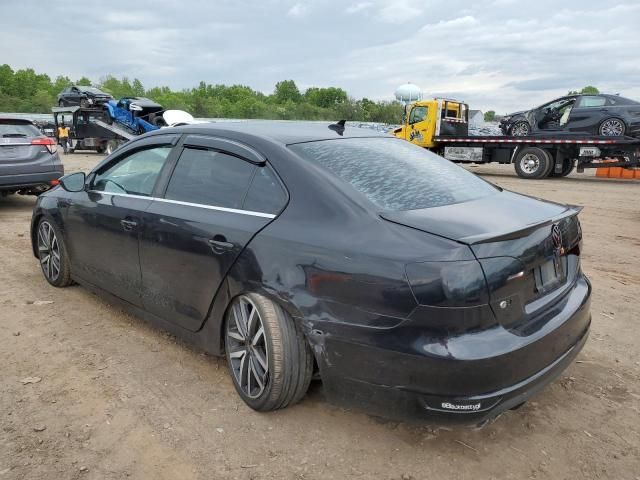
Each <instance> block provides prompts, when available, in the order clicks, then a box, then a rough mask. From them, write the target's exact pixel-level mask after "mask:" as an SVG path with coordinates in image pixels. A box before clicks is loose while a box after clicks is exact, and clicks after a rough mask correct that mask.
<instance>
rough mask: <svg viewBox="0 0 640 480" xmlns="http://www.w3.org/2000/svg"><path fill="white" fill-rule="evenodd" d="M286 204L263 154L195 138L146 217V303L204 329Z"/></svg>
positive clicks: (188, 326)
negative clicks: (236, 271) (228, 282)
mask: <svg viewBox="0 0 640 480" xmlns="http://www.w3.org/2000/svg"><path fill="white" fill-rule="evenodd" d="M286 202H287V194H286V191H285V190H284V188H283V186H282V184H281V183H280V182H279V180H278V178H277V176H276V174H275V172H274V171H273V170H272V169H271V167H269V166H268V165H266V163H265V159H264V158H263V157H262V156H261V155H260V154H259V153H257V152H255V151H253V150H252V149H250V148H248V147H245V146H242V145H239V144H238V143H236V142H231V141H228V140H224V139H213V138H209V137H205V136H199V135H190V136H188V137H187V138H186V139H185V142H184V146H183V150H182V152H181V153H180V156H179V158H178V159H177V162H176V165H175V167H174V169H173V173H172V175H171V177H170V179H169V180H168V182H167V186H166V191H165V192H164V195H163V196H162V198H156V199H154V200H153V202H152V203H151V204H150V205H149V207H148V209H147V210H146V212H145V214H144V219H143V221H144V225H145V228H144V232H143V235H142V238H141V244H140V264H141V270H142V282H143V288H144V308H145V309H146V310H148V311H150V312H151V313H154V314H156V315H158V316H160V317H162V318H164V319H166V320H168V321H170V322H173V323H176V324H178V325H180V326H181V327H184V328H186V329H189V330H192V331H195V330H198V329H199V328H200V327H201V325H202V323H203V322H204V320H205V319H206V317H207V314H208V312H209V308H210V306H211V304H212V301H213V298H214V296H215V294H216V292H217V291H218V288H219V287H220V285H221V283H222V281H223V280H224V277H225V275H226V273H227V272H228V270H229V268H230V267H231V266H232V265H233V263H234V261H235V260H236V258H237V257H238V256H239V255H240V253H241V252H242V250H243V249H244V248H245V246H246V245H247V244H248V243H249V241H250V240H251V238H252V237H253V236H254V235H255V234H256V233H257V232H258V231H260V230H261V229H262V228H264V227H265V226H266V225H267V224H269V223H270V222H271V221H272V220H273V219H274V218H275V216H276V215H277V214H278V213H279V212H280V211H281V210H282V209H283V208H284V206H285V204H286Z"/></svg>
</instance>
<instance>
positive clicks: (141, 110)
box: [104, 97, 166, 135]
mask: <svg viewBox="0 0 640 480" xmlns="http://www.w3.org/2000/svg"><path fill="white" fill-rule="evenodd" d="M104 108H105V117H106V120H107V123H109V124H111V123H114V122H115V123H117V124H119V125H123V126H124V127H126V128H127V129H129V130H131V131H132V132H133V133H135V134H136V135H140V134H143V133H146V132H150V131H152V130H157V129H159V128H160V127H163V126H165V125H166V121H165V120H164V118H163V116H162V114H163V113H164V108H163V107H162V105H160V104H159V103H156V102H154V101H153V100H149V99H148V98H144V97H124V98H121V99H120V100H109V101H108V102H107V103H105V104H104Z"/></svg>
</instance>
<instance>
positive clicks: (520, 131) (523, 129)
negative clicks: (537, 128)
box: [509, 122, 531, 137]
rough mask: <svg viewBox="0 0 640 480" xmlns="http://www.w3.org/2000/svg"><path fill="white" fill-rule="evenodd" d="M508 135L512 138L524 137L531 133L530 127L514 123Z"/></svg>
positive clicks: (526, 124) (522, 123) (523, 123)
mask: <svg viewBox="0 0 640 480" xmlns="http://www.w3.org/2000/svg"><path fill="white" fill-rule="evenodd" d="M509 133H510V134H511V136H512V137H526V136H527V135H529V133H531V126H530V125H529V124H528V123H527V122H516V123H514V124H513V126H512V127H511V129H510V130H509Z"/></svg>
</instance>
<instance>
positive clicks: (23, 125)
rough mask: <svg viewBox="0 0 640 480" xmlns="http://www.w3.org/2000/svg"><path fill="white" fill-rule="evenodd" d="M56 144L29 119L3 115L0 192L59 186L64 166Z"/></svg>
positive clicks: (0, 150)
mask: <svg viewBox="0 0 640 480" xmlns="http://www.w3.org/2000/svg"><path fill="white" fill-rule="evenodd" d="M56 144H57V142H56V140H55V139H54V138H51V137H47V136H45V135H44V134H43V133H42V132H41V131H40V130H39V129H38V127H36V126H35V125H34V124H33V122H31V121H30V120H26V119H23V118H12V117H7V116H5V117H1V116H0V195H7V194H9V193H15V192H21V193H34V194H37V193H41V192H43V191H45V190H48V189H49V188H51V186H52V185H57V184H58V179H59V178H60V177H61V176H62V175H64V168H63V166H62V162H61V161H60V157H59V156H58V152H57V145H56Z"/></svg>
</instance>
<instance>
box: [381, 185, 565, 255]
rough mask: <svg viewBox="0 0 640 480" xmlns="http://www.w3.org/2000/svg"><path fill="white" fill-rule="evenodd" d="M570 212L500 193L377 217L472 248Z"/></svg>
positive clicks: (532, 227) (563, 207)
mask: <svg viewBox="0 0 640 480" xmlns="http://www.w3.org/2000/svg"><path fill="white" fill-rule="evenodd" d="M574 211H575V210H574V209H572V208H571V207H568V206H566V205H560V204H557V203H552V202H548V201H541V200H537V199H534V198H531V197H527V196H525V195H519V194H517V193H512V192H507V191H502V192H500V193H497V194H495V195H489V196H486V197H482V198H479V199H477V200H472V201H469V202H462V203H455V204H451V205H445V206H441V207H433V208H425V209H421V210H408V211H399V212H384V213H381V214H380V216H381V217H382V218H384V219H385V220H388V221H391V222H394V223H398V224H400V225H405V226H407V227H411V228H415V229H418V230H422V231H424V232H428V233H432V234H434V235H438V236H441V237H445V238H448V239H450V240H455V241H457V242H460V243H464V244H467V245H473V244H476V243H484V242H487V241H490V240H492V239H495V240H497V239H500V238H509V237H511V238H516V237H522V236H526V235H527V234H528V232H529V231H530V230H532V229H537V228H539V227H540V226H541V225H542V224H545V223H549V224H550V223H551V222H552V221H553V220H554V219H559V218H561V217H564V216H566V215H571V214H572V212H574Z"/></svg>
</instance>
